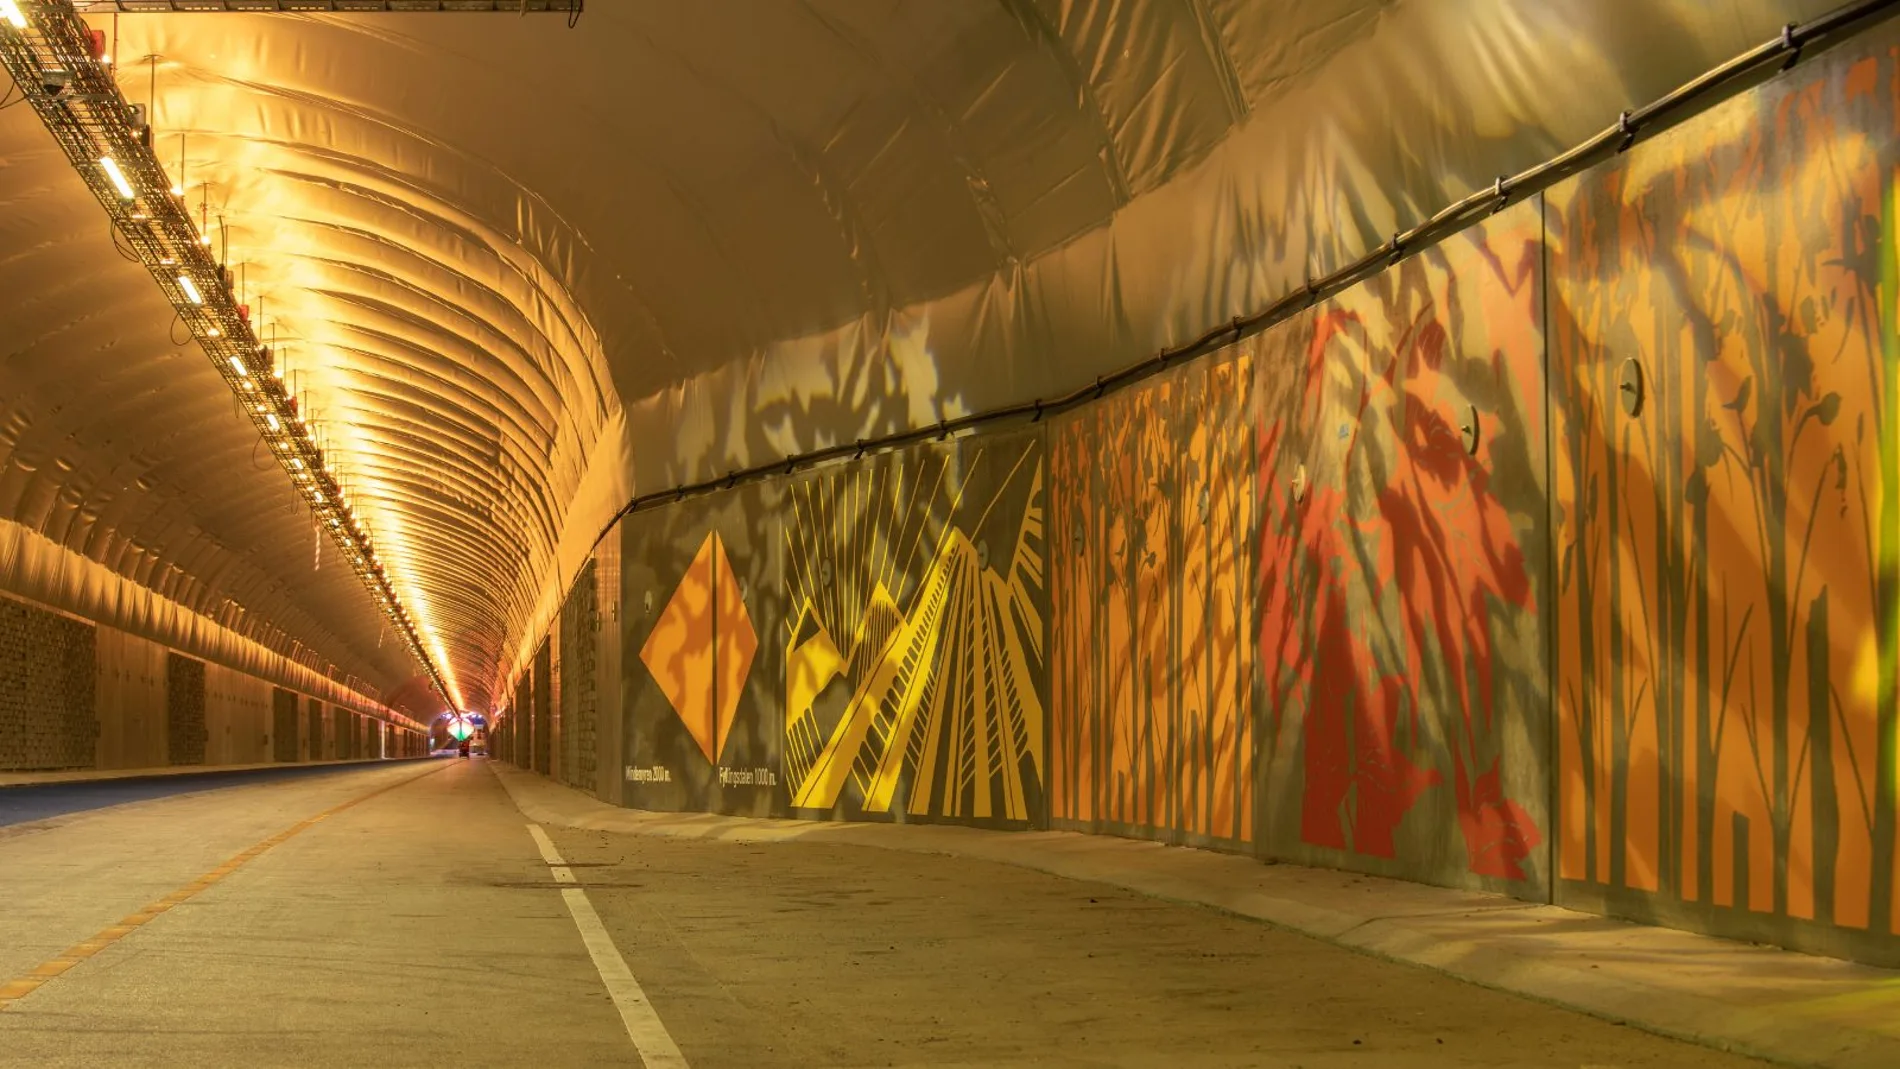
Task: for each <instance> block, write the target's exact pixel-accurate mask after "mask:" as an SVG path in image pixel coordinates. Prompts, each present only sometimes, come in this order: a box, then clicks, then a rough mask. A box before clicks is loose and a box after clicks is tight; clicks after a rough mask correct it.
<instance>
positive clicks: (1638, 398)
mask: <svg viewBox="0 0 1900 1069" xmlns="http://www.w3.org/2000/svg"><path fill="white" fill-rule="evenodd" d="M1644 386H1645V383H1644V382H1643V365H1641V364H1639V363H1637V362H1636V358H1635V357H1633V356H1632V357H1630V358H1629V359H1627V360H1624V361H1623V370H1622V372H1621V373H1620V375H1619V378H1618V381H1617V384H1616V392H1617V394H1618V396H1620V397H1621V398H1622V399H1623V411H1624V412H1625V413H1627V414H1629V415H1632V416H1640V415H1642V414H1643V388H1644Z"/></svg>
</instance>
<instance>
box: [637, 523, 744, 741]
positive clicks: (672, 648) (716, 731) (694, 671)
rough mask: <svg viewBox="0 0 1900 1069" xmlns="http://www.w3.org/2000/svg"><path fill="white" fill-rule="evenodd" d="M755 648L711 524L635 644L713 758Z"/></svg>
mask: <svg viewBox="0 0 1900 1069" xmlns="http://www.w3.org/2000/svg"><path fill="white" fill-rule="evenodd" d="M758 650H759V636H758V633H757V632H755V631H754V630H753V629H752V618H751V616H749V615H748V614H747V613H746V608H745V601H744V600H743V599H742V598H741V596H740V591H739V584H738V583H737V582H735V581H734V579H733V576H732V563H731V562H730V561H729V560H727V558H726V544H725V540H724V539H722V538H720V537H719V533H718V532H717V531H715V532H713V533H712V534H709V535H707V536H706V540H705V541H704V542H702V543H701V544H700V547H699V553H698V554H697V555H696V556H694V557H693V563H692V564H690V565H688V566H687V568H686V574H685V575H682V576H681V577H680V581H679V586H678V587H676V588H675V589H674V591H673V597H672V599H671V600H669V601H668V602H667V603H666V608H665V609H662V610H661V611H660V619H659V621H658V622H657V623H655V624H654V625H653V632H652V633H651V634H649V635H648V636H647V640H646V644H645V645H644V646H642V647H641V649H640V660H642V661H644V662H645V663H646V666H647V671H649V672H651V673H652V674H653V680H654V682H656V683H658V684H659V686H660V692H661V693H662V694H664V695H666V700H667V702H668V703H670V704H671V705H672V706H673V711H674V712H675V713H678V714H679V718H680V721H681V722H682V723H684V724H685V725H686V730H687V731H689V732H691V733H692V736H693V741H695V742H697V743H699V749H700V752H701V753H704V754H705V755H706V760H707V761H709V762H711V763H713V764H718V763H719V755H720V754H722V753H724V752H725V749H726V738H727V737H728V736H729V735H730V734H731V733H732V722H733V719H734V716H735V714H736V713H737V712H738V708H739V698H740V696H741V695H742V693H743V692H744V687H745V677H746V673H747V672H750V671H751V670H752V658H753V656H754V655H755V654H757V653H758Z"/></svg>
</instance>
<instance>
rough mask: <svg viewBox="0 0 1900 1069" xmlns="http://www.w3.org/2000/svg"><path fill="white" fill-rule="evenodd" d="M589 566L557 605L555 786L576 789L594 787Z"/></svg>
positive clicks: (594, 603)
mask: <svg viewBox="0 0 1900 1069" xmlns="http://www.w3.org/2000/svg"><path fill="white" fill-rule="evenodd" d="M594 572H595V564H594V562H593V561H589V562H587V564H586V565H585V566H584V567H583V568H582V569H581V572H580V575H579V576H577V577H576V578H575V580H574V586H573V588H572V589H571V590H569V591H568V595H567V599H566V600H565V601H564V602H563V603H562V605H561V650H562V656H561V669H560V676H561V688H560V690H561V704H562V711H561V712H562V715H561V729H562V730H561V782H563V783H565V784H567V785H568V786H570V787H574V788H576V789H578V790H584V791H592V790H594V789H595V787H596V781H597V772H596V767H597V764H598V761H597V753H596V746H597V744H598V740H599V734H600V725H599V714H600V679H599V674H598V672H597V670H596V669H597V666H598V664H599V651H598V649H597V648H596V643H595V641H594V635H595V633H596V632H597V631H598V630H599V629H600V605H599V599H598V598H597V597H596V592H595V589H594Z"/></svg>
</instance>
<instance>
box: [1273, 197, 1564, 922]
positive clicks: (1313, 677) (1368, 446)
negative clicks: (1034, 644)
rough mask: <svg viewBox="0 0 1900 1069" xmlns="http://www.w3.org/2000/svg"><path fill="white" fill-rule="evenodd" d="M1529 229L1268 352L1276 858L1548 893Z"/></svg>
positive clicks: (1392, 280)
mask: <svg viewBox="0 0 1900 1069" xmlns="http://www.w3.org/2000/svg"><path fill="white" fill-rule="evenodd" d="M1539 211H1540V209H1539V207H1538V204H1537V203H1536V202H1535V201H1533V202H1528V203H1523V204H1520V205H1518V206H1516V207H1513V208H1509V209H1507V210H1505V211H1504V212H1502V213H1500V214H1498V215H1495V216H1493V217H1491V218H1490V219H1489V220H1488V221H1487V222H1485V223H1483V224H1481V225H1480V226H1478V227H1476V228H1474V229H1472V230H1469V231H1467V232H1466V233H1464V234H1462V235H1460V236H1458V237H1456V238H1453V239H1451V240H1449V241H1447V242H1446V243H1444V244H1443V245H1440V246H1438V247H1436V248H1433V249H1430V250H1427V251H1425V252H1422V253H1420V254H1418V255H1417V256H1414V257H1411V258H1408V259H1406V260H1404V261H1402V262H1401V263H1400V264H1398V265H1396V266H1394V267H1391V268H1389V269H1387V270H1386V271H1385V272H1384V273H1382V274H1380V275H1378V276H1376V277H1374V278H1373V279H1370V280H1368V281H1367V282H1365V283H1363V284H1361V285H1360V286H1357V287H1355V288H1353V289H1352V290H1349V291H1347V292H1346V293H1343V294H1341V295H1339V296H1338V297H1337V298H1335V299H1333V300H1331V301H1327V302H1323V303H1321V304H1320V305H1318V306H1316V307H1315V308H1313V309H1311V310H1309V311H1308V312H1306V313H1304V314H1303V315H1301V316H1300V317H1299V318H1296V319H1294V320H1291V321H1289V322H1287V323H1284V324H1282V325H1280V326H1278V327H1276V328H1274V329H1273V330H1271V331H1269V332H1268V333H1267V334H1266V335H1264V336H1263V337H1262V338H1261V339H1260V348H1259V355H1258V356H1257V358H1256V359H1257V366H1258V367H1260V368H1261V369H1262V370H1261V372H1260V373H1259V374H1258V375H1257V376H1256V382H1257V388H1258V395H1257V400H1256V405H1257V418H1258V420H1259V429H1258V438H1257V443H1258V449H1259V463H1258V468H1257V472H1258V477H1259V485H1258V498H1259V501H1260V510H1261V534H1260V547H1261V548H1260V561H1259V598H1260V630H1259V636H1258V641H1259V657H1260V663H1261V665H1262V691H1263V696H1262V701H1261V706H1260V717H1261V722H1260V728H1259V730H1260V746H1261V761H1262V764H1263V766H1264V767H1263V770H1262V771H1263V774H1264V780H1263V783H1264V791H1263V794H1264V797H1263V798H1262V800H1261V802H1262V813H1263V817H1262V820H1263V828H1262V833H1263V834H1262V849H1263V851H1264V852H1267V853H1270V854H1273V855H1276V856H1284V857H1290V858H1294V859H1299V860H1308V861H1317V862H1320V863H1323V864H1329V865H1340V866H1344V867H1351V868H1358V869H1363V870H1366V871H1370V872H1374V873H1379V874H1382V875H1393V876H1403V877H1406V878H1409V879H1417V880H1424V881H1428V882H1433V883H1441V884H1449V885H1455V886H1473V887H1485V888H1490V889H1495V890H1504V891H1508V892H1509V893H1512V894H1515V895H1520V896H1526V897H1538V896H1541V895H1542V893H1543V890H1544V888H1545V887H1546V886H1547V878H1548V873H1547V871H1546V870H1547V867H1548V866H1547V864H1546V862H1545V859H1546V856H1547V846H1546V843H1547V835H1548V832H1547V823H1548V822H1547V813H1546V811H1547V808H1548V805H1547V802H1546V799H1547V798H1548V791H1549V786H1548V784H1549V780H1548V777H1547V775H1546V770H1547V766H1548V758H1547V752H1548V750H1547V747H1548V739H1549V712H1548V708H1549V706H1548V693H1547V692H1548V654H1547V650H1546V639H1545V637H1544V631H1543V628H1542V626H1541V623H1540V606H1542V605H1544V604H1546V603H1547V600H1548V599H1547V598H1546V597H1545V595H1544V592H1543V590H1542V575H1543V571H1544V569H1543V568H1542V562H1543V561H1544V560H1546V559H1547V554H1548V544H1547V534H1546V531H1547V529H1548V521H1547V515H1546V499H1545V489H1544V486H1545V481H1546V448H1545V436H1546V428H1545V427H1544V424H1543V416H1542V412H1543V406H1542V386H1543V358H1544V349H1543V340H1542V327H1541V323H1542V311H1543V310H1542V304H1541V301H1542V293H1541V278H1540V267H1539V264H1540V236H1541V235H1540V229H1541V227H1540V219H1539ZM1266 369H1272V370H1271V373H1269V372H1268V371H1267V370H1266ZM1540 847H1545V849H1540Z"/></svg>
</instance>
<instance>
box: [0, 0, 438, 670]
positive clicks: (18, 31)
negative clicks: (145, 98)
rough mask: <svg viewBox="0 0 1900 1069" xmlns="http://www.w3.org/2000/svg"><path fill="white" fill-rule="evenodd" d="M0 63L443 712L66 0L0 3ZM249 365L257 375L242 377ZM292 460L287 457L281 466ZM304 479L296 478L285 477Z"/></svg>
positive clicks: (336, 501)
mask: <svg viewBox="0 0 1900 1069" xmlns="http://www.w3.org/2000/svg"><path fill="white" fill-rule="evenodd" d="M0 61H4V63H5V65H6V68H7V70H8V72H9V73H10V74H12V76H13V81H14V83H15V85H16V86H17V87H18V88H19V90H20V92H21V93H22V94H23V95H24V96H25V98H26V99H27V100H28V101H29V102H30V103H31V104H32V105H33V110H34V112H35V113H37V114H38V115H39V117H40V120H41V121H42V122H44V123H45V124H46V128H47V130H48V131H50V132H51V133H52V135H53V138H54V140H56V141H58V142H59V145H60V148H61V149H62V150H63V151H64V152H65V153H66V157H67V160H68V161H69V162H70V163H71V164H72V166H73V169H74V170H75V171H76V172H77V173H78V174H79V176H80V178H81V179H82V180H83V181H85V183H86V185H87V187H88V188H89V189H91V190H92V192H93V195H94V196H95V197H96V198H97V199H98V201H99V203H100V205H101V206H103V207H104V208H105V210H106V214H107V215H108V216H110V217H111V219H112V223H113V226H114V227H115V228H116V229H117V230H118V232H119V233H120V234H121V235H123V237H124V239H125V242H126V244H127V245H129V246H130V247H131V249H132V251H133V252H134V254H135V255H137V257H138V259H139V261H140V262H141V263H143V264H144V265H145V267H146V269H147V270H149V271H150V272H151V273H152V277H153V279H154V280H155V281H157V282H158V284H159V288H160V289H161V290H163V291H164V292H165V294H166V296H167V297H168V298H169V299H170V300H171V302H172V305H173V306H174V307H175V308H176V309H177V311H178V315H179V317H180V318H181V319H182V320H183V321H184V323H185V324H186V326H187V327H188V328H190V330H191V333H192V335H193V336H194V337H195V338H196V339H197V341H198V344H199V346H200V347H201V348H202V349H203V350H204V352H205V355H206V356H208V357H210V359H211V363H212V366H213V367H215V368H216V369H217V370H218V373H219V374H220V375H222V376H223V377H224V380H225V383H226V385H228V386H229V387H230V389H231V391H232V392H233V393H234V394H236V395H237V396H238V397H239V399H240V400H242V401H244V402H245V404H244V409H245V411H246V412H247V413H248V414H249V415H250V417H251V420H252V422H253V424H255V425H256V427H257V429H258V433H259V434H260V435H262V436H263V437H264V438H265V439H266V440H268V441H269V442H270V443H271V447H272V452H273V453H274V454H275V455H276V456H277V458H278V462H279V463H280V464H281V465H283V467H284V471H285V474H286V475H287V476H289V477H290V478H291V485H292V486H294V487H296V488H297V489H298V490H299V492H301V493H304V494H305V495H306V496H307V498H308V500H309V502H310V503H311V511H312V512H313V513H314V514H315V515H316V518H317V519H318V521H319V522H320V523H321V525H322V526H324V527H326V528H328V529H329V531H330V537H331V539H332V540H333V541H335V542H336V544H337V546H338V548H339V549H341V550H342V551H343V556H344V558H345V559H347V560H348V561H350V564H351V567H352V569H353V570H354V571H355V572H356V573H357V575H358V576H359V577H360V578H361V579H362V581H363V583H364V584H365V585H366V586H367V587H368V588H369V591H370V594H371V597H372V599H373V600H374V601H375V602H376V603H377V604H378V605H379V606H381V607H382V608H383V611H384V612H385V613H387V614H388V616H389V618H390V620H391V622H392V623H394V624H395V626H396V629H397V631H398V633H400V634H401V635H402V637H403V640H404V641H405V643H406V644H407V646H408V648H409V652H410V654H411V655H412V656H414V657H415V659H416V662H417V663H418V664H420V665H422V667H423V669H424V671H425V672H427V673H428V676H429V679H430V681H431V682H432V683H433V684H434V686H435V690H436V692H437V693H438V694H439V695H440V696H441V698H442V700H443V701H444V702H446V703H448V705H449V706H450V708H455V707H456V706H457V703H456V702H455V700H454V698H453V697H452V692H451V690H450V688H449V686H448V685H447V684H446V683H445V682H444V678H443V675H442V673H441V671H440V670H439V669H438V668H437V666H436V663H435V661H434V659H433V658H432V657H431V656H430V654H429V651H428V649H427V648H426V647H425V646H424V645H423V642H422V636H421V633H420V631H419V629H418V628H417V626H416V623H415V621H414V620H412V619H411V618H410V615H409V612H408V610H407V609H406V608H405V607H404V605H403V603H402V601H401V599H399V598H397V597H396V595H395V591H394V589H393V588H392V587H391V586H390V581H389V579H388V577H387V574H386V569H385V568H384V566H383V564H382V562H381V561H379V560H378V559H377V557H376V548H375V546H374V545H373V544H372V542H371V539H370V536H369V534H368V533H367V532H366V531H365V530H364V529H363V528H362V527H361V526H359V525H357V524H353V523H351V524H346V523H344V522H342V521H343V520H344V518H346V517H347V516H349V515H350V514H351V508H350V506H349V504H348V503H347V502H346V501H345V500H344V495H343V488H342V486H341V485H340V484H339V483H338V482H337V480H336V477H335V474H334V471H333V469H332V467H331V466H330V465H329V464H328V463H327V462H326V460H325V457H324V455H323V450H322V448H321V447H320V446H319V445H318V444H317V440H316V437H315V435H314V433H313V432H312V430H311V428H310V426H309V419H308V417H307V415H306V414H304V413H301V412H299V411H298V404H297V399H296V398H295V397H293V396H292V395H291V394H290V393H289V391H288V390H287V389H286V388H285V385H284V383H283V379H282V375H281V374H280V373H279V372H278V370H277V369H276V367H275V357H274V355H273V354H272V352H271V350H270V349H269V348H267V347H265V346H263V345H262V344H260V343H259V341H258V338H257V335H256V333H255V332H254V331H253V330H252V328H251V323H250V312H249V309H248V308H244V307H242V306H240V305H239V304H238V302H237V298H236V296H235V295H234V294H233V293H232V292H231V288H230V281H229V280H230V276H229V274H228V273H227V271H226V270H225V268H224V267H223V266H222V265H220V264H219V263H217V262H216V261H215V260H214V259H213V258H212V255H211V251H210V244H211V238H210V235H209V234H205V233H200V232H199V229H198V227H197V225H196V224H194V223H193V222H192V220H191V214H190V211H189V208H188V206H187V205H186V204H185V201H184V199H183V198H182V197H181V196H178V195H175V194H174V193H173V192H172V191H173V190H174V189H176V188H180V187H178V186H176V185H174V183H173V182H172V180H171V178H170V177H169V176H168V175H167V174H166V173H165V168H164V165H163V164H161V163H160V162H159V160H158V157H157V155H156V154H155V153H154V152H153V150H152V148H151V144H150V139H149V138H148V137H146V136H145V133H146V128H144V127H141V126H135V125H134V123H133V117H134V114H133V108H132V107H131V105H130V104H128V103H127V101H126V99H125V97H124V95H123V94H121V93H120V91H119V87H118V83H117V81H116V79H115V78H114V77H113V74H112V69H111V66H110V64H108V63H107V62H105V57H104V56H103V55H102V54H100V53H98V52H96V51H95V48H94V41H93V37H92V34H91V31H90V28H89V27H87V26H86V24H85V23H84V22H82V21H80V19H79V16H78V14H77V13H76V11H75V9H74V6H73V0H0ZM253 370H256V371H258V372H268V374H258V375H255V376H254V375H253V374H252V372H253ZM293 461H294V462H295V463H294V464H293ZM298 472H302V473H303V474H304V478H303V479H298V478H297V477H296V476H297V473H298Z"/></svg>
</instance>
